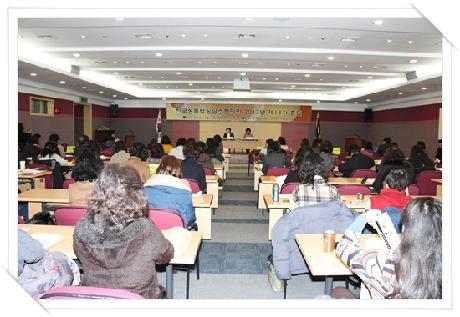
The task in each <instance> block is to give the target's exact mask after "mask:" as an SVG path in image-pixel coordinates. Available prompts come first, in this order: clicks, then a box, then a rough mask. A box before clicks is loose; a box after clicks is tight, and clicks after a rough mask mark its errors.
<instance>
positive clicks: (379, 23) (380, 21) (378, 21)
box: [374, 20, 383, 25]
mask: <svg viewBox="0 0 460 317" xmlns="http://www.w3.org/2000/svg"><path fill="white" fill-rule="evenodd" d="M374 24H375V25H382V24H383V21H382V20H375V21H374Z"/></svg>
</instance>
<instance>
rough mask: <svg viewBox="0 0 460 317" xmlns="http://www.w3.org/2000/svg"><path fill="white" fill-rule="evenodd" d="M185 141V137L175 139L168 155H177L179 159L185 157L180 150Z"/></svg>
mask: <svg viewBox="0 0 460 317" xmlns="http://www.w3.org/2000/svg"><path fill="white" fill-rule="evenodd" d="M186 142H187V140H185V138H178V139H177V141H176V147H175V148H173V149H171V151H170V152H169V155H172V156H175V157H177V158H178V159H179V160H183V159H185V156H184V153H183V152H182V150H183V148H184V144H185V143H186Z"/></svg>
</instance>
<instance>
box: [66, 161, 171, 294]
mask: <svg viewBox="0 0 460 317" xmlns="http://www.w3.org/2000/svg"><path fill="white" fill-rule="evenodd" d="M146 205H147V197H146V196H145V194H144V191H143V190H142V182H141V179H140V177H139V174H138V173H137V172H136V170H135V169H133V168H131V167H129V166H125V167H122V166H120V165H119V164H109V165H107V167H106V168H105V169H104V170H103V171H102V173H101V175H100V177H99V178H98V180H97V181H96V183H95V187H94V190H93V191H92V193H91V195H90V197H89V200H88V209H87V210H88V215H87V216H86V217H83V218H81V219H80V220H79V222H78V224H77V225H76V226H75V231H74V238H73V241H74V250H75V254H76V255H77V257H78V259H79V260H80V262H81V264H82V267H83V270H84V272H85V273H84V275H83V278H82V281H81V285H82V286H94V287H105V288H117V289H125V290H128V291H130V292H133V293H136V294H139V295H141V296H143V297H145V298H163V297H164V295H165V292H164V287H163V286H161V285H160V284H159V282H158V280H157V274H156V269H155V265H156V264H166V263H168V262H169V261H170V260H171V259H172V258H173V257H174V248H173V246H172V244H171V243H170V242H169V241H168V240H167V239H166V238H165V237H164V236H163V234H162V233H161V231H160V230H159V229H158V228H157V227H156V226H155V224H154V223H153V222H152V221H151V220H150V219H148V218H146V217H145V208H146Z"/></svg>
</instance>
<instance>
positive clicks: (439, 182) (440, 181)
mask: <svg viewBox="0 0 460 317" xmlns="http://www.w3.org/2000/svg"><path fill="white" fill-rule="evenodd" d="M431 181H432V182H434V183H436V184H442V178H441V179H437V178H432V179H431Z"/></svg>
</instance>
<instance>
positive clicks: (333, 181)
mask: <svg viewBox="0 0 460 317" xmlns="http://www.w3.org/2000/svg"><path fill="white" fill-rule="evenodd" d="M362 180H363V179H362V178H348V177H330V178H329V180H328V184H329V185H361V181H362ZM374 180H375V179H374V178H368V179H367V180H366V184H365V185H367V186H369V185H372V184H373V183H374Z"/></svg>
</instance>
